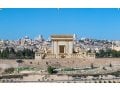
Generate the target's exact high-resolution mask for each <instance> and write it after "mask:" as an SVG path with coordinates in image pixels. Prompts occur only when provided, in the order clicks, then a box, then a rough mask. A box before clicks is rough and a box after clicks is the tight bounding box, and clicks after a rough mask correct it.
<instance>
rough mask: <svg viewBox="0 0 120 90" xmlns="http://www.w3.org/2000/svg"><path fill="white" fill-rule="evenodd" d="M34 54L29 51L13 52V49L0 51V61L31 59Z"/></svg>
mask: <svg viewBox="0 0 120 90" xmlns="http://www.w3.org/2000/svg"><path fill="white" fill-rule="evenodd" d="M34 54H35V53H34V52H33V51H32V50H30V49H24V50H23V51H21V50H19V51H15V50H14V48H10V49H9V48H6V49H4V50H3V51H0V59H33V58H34Z"/></svg>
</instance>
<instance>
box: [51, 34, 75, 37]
mask: <svg viewBox="0 0 120 90" xmlns="http://www.w3.org/2000/svg"><path fill="white" fill-rule="evenodd" d="M51 38H73V35H66V34H59V35H57V34H56V35H51Z"/></svg>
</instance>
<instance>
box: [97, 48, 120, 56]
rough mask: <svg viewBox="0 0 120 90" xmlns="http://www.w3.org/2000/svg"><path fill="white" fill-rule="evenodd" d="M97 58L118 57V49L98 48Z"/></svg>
mask: <svg viewBox="0 0 120 90" xmlns="http://www.w3.org/2000/svg"><path fill="white" fill-rule="evenodd" d="M96 57H97V58H119V57H120V51H115V50H110V49H109V50H106V51H105V50H100V51H99V53H96Z"/></svg>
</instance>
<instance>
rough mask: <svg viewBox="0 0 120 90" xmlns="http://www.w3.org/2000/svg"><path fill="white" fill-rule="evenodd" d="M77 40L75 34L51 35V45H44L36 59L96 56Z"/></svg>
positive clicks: (37, 53) (36, 54)
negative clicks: (78, 43)
mask: <svg viewBox="0 0 120 90" xmlns="http://www.w3.org/2000/svg"><path fill="white" fill-rule="evenodd" d="M75 42H76V40H74V35H51V46H47V45H44V46H42V47H41V48H40V49H39V50H38V51H37V52H36V53H35V59H36V60H41V59H51V58H57V59H62V58H95V54H94V53H88V52H87V51H85V50H84V49H82V48H80V46H78V45H77V44H76V43H75Z"/></svg>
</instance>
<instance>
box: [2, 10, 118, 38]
mask: <svg viewBox="0 0 120 90" xmlns="http://www.w3.org/2000/svg"><path fill="white" fill-rule="evenodd" d="M74 33H75V34H77V35H78V36H79V37H90V38H96V39H112V40H114V39H116V40H119V39H120V11H119V9H82V8H81V9H70V8H69V9H64V8H62V9H57V8H56V9H55V8H54V9H40V8H39V9H30V8H29V9H24V8H23V9H22V8H21V9H2V10H0V39H18V38H21V37H23V36H26V35H27V36H29V37H31V38H34V37H36V36H38V35H39V34H42V35H43V36H44V37H45V38H48V37H49V36H50V35H51V34H74Z"/></svg>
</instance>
